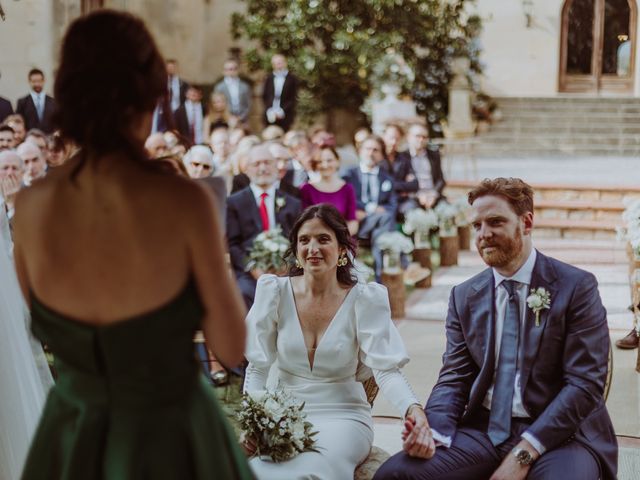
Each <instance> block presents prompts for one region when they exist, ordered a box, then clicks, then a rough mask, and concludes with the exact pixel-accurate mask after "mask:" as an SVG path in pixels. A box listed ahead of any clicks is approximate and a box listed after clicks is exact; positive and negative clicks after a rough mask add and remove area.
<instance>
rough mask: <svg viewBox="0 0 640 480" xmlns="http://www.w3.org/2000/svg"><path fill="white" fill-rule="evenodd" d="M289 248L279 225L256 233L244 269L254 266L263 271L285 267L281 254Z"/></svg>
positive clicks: (247, 269) (250, 268) (251, 268)
mask: <svg viewBox="0 0 640 480" xmlns="http://www.w3.org/2000/svg"><path fill="white" fill-rule="evenodd" d="M288 248H289V240H287V239H286V238H285V237H284V236H283V235H282V230H281V229H280V227H276V228H273V229H271V230H267V231H266V232H262V233H260V234H258V236H257V237H256V238H255V240H254V241H253V247H252V248H251V251H250V252H249V256H248V258H247V266H246V271H249V270H253V269H254V268H257V269H260V270H262V271H265V272H269V271H276V272H277V271H280V270H282V269H283V268H284V267H285V265H286V264H285V260H284V257H283V254H284V253H285V252H286V251H287V249H288Z"/></svg>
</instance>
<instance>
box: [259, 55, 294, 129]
mask: <svg viewBox="0 0 640 480" xmlns="http://www.w3.org/2000/svg"><path fill="white" fill-rule="evenodd" d="M271 66H272V68H273V72H272V73H271V74H269V75H268V76H267V78H266V79H265V82H264V88H263V90H262V101H263V102H264V123H265V125H266V126H269V125H278V126H280V127H282V129H283V130H284V131H285V132H286V131H287V130H289V129H290V128H291V125H293V120H294V119H295V116H296V102H297V95H298V79H297V78H296V77H295V76H294V75H293V74H292V73H290V72H289V70H288V67H287V59H286V58H285V56H284V55H281V54H276V55H274V56H273V57H272V58H271Z"/></svg>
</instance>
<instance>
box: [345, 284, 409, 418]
mask: <svg viewBox="0 0 640 480" xmlns="http://www.w3.org/2000/svg"><path fill="white" fill-rule="evenodd" d="M357 288H361V289H362V291H361V292H360V295H359V297H358V299H357V301H356V307H355V312H356V325H357V337H358V343H359V346H360V352H359V359H360V362H362V364H364V365H365V366H367V367H369V368H370V369H371V370H372V371H373V375H374V377H375V379H376V382H377V383H378V385H379V387H380V389H381V390H382V393H383V394H384V396H385V398H386V399H387V400H389V402H391V404H392V405H393V406H394V407H395V408H396V409H397V410H398V412H399V413H400V415H404V414H405V413H406V411H407V408H408V407H409V405H411V404H413V403H419V402H418V400H417V398H416V395H415V394H414V393H413V391H412V390H411V387H410V386H409V383H408V382H407V380H406V378H405V377H404V375H402V373H401V372H400V369H401V368H402V367H403V366H404V365H406V364H407V362H409V356H408V355H407V351H406V349H405V346H404V343H403V342H402V338H401V337H400V333H399V332H398V330H397V329H396V327H395V325H394V324H393V322H392V321H391V309H390V307H389V300H388V296H387V289H386V288H385V287H384V286H382V285H379V284H377V283H369V284H367V285H359V286H358V287H357Z"/></svg>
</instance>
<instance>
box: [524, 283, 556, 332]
mask: <svg viewBox="0 0 640 480" xmlns="http://www.w3.org/2000/svg"><path fill="white" fill-rule="evenodd" d="M527 305H528V306H529V308H530V309H531V310H533V313H535V314H536V327H539V326H540V312H542V310H548V309H549V308H551V294H550V293H549V292H548V291H547V290H545V289H544V288H542V287H540V288H534V289H532V290H531V293H530V294H529V296H528V297H527Z"/></svg>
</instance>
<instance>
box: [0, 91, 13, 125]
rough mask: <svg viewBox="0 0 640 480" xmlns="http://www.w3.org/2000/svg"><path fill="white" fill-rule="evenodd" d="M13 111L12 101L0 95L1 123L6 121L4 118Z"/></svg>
mask: <svg viewBox="0 0 640 480" xmlns="http://www.w3.org/2000/svg"><path fill="white" fill-rule="evenodd" d="M12 113H13V107H12V106H11V102H10V101H9V100H7V99H6V98H2V97H0V123H2V122H4V119H5V118H7V117H8V116H9V115H11V114H12Z"/></svg>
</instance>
